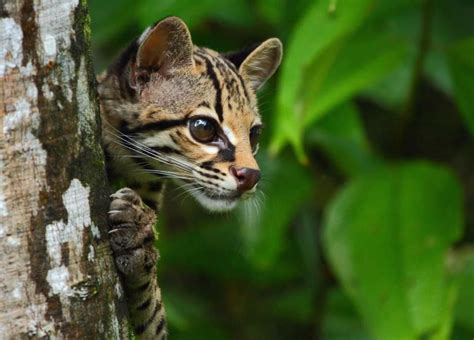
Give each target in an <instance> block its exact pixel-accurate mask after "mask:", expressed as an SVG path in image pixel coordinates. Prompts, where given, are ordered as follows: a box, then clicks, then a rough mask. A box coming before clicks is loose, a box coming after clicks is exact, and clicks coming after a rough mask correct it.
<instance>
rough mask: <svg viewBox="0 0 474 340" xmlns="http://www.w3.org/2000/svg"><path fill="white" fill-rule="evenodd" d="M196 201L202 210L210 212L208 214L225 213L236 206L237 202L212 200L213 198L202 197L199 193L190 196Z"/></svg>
mask: <svg viewBox="0 0 474 340" xmlns="http://www.w3.org/2000/svg"><path fill="white" fill-rule="evenodd" d="M192 195H193V196H194V198H195V199H196V201H198V202H199V204H201V206H202V207H204V209H206V210H208V211H210V212H215V213H221V212H226V211H230V210H232V209H234V208H235V207H236V206H237V203H238V202H239V200H238V199H237V198H236V199H214V198H209V197H208V196H206V195H204V194H203V193H201V192H197V193H193V194H192Z"/></svg>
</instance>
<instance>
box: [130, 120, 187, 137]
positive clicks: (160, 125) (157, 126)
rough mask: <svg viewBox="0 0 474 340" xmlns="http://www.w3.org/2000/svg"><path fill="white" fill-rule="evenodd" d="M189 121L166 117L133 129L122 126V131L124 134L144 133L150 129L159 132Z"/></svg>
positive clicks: (183, 124)
mask: <svg viewBox="0 0 474 340" xmlns="http://www.w3.org/2000/svg"><path fill="white" fill-rule="evenodd" d="M187 123H188V120H187V119H166V120H160V121H157V122H153V123H149V124H144V125H142V126H138V127H136V128H132V129H130V128H128V127H125V126H122V127H121V132H122V133H124V134H131V133H143V132H150V131H156V132H157V131H164V130H168V129H172V128H175V127H177V126H185V125H186V124H187Z"/></svg>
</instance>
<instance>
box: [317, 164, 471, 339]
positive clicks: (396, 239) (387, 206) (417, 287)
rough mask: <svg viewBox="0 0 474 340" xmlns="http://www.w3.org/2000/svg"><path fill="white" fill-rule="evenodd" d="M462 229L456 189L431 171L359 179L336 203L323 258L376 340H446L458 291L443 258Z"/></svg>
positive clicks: (422, 167) (404, 170)
mask: <svg viewBox="0 0 474 340" xmlns="http://www.w3.org/2000/svg"><path fill="white" fill-rule="evenodd" d="M462 223H463V212H462V193H461V188H460V186H459V183H458V182H457V180H456V178H454V177H453V176H452V175H451V174H450V173H449V172H448V171H447V170H445V169H443V168H440V167H437V166H434V165H430V164H427V163H418V162H415V163H407V164H403V165H399V166H392V167H388V168H383V169H379V170H378V171H375V172H373V173H370V174H368V175H366V176H363V177H360V178H357V179H355V180H353V181H352V182H351V183H350V184H349V185H348V186H347V187H346V188H345V189H344V190H343V191H342V192H341V193H340V194H339V195H338V196H337V197H336V199H335V200H334V201H333V202H332V204H331V206H330V208H329V210H328V214H327V219H326V223H325V230H324V240H325V247H326V252H327V255H328V257H329V260H330V262H331V263H332V265H333V267H334V269H335V271H336V273H337V276H338V277H339V280H340V281H341V283H342V285H343V287H344V289H345V290H346V292H347V293H348V294H349V296H350V297H351V299H352V300H353V302H354V304H355V305H356V307H357V309H358V311H359V313H360V314H361V315H362V317H363V319H364V320H365V322H366V324H367V326H368V327H369V329H370V331H371V332H372V334H373V335H374V336H375V337H376V338H378V339H415V338H418V337H421V336H428V338H431V339H435V338H436V339H441V338H446V336H447V334H448V333H449V328H448V329H447V327H449V324H450V322H449V320H448V319H449V317H450V313H448V312H446V311H447V310H449V308H451V305H452V300H453V289H454V288H453V286H452V283H451V282H450V280H448V277H447V275H446V273H445V268H444V263H445V255H446V251H447V250H448V248H449V247H450V246H451V245H452V244H453V242H454V241H455V240H457V239H458V238H459V237H460V234H461V231H462ZM443 335H444V336H443Z"/></svg>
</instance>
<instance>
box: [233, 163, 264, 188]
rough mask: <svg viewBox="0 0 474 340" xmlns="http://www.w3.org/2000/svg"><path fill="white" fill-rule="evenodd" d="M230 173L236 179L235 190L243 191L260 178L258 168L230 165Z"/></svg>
mask: <svg viewBox="0 0 474 340" xmlns="http://www.w3.org/2000/svg"><path fill="white" fill-rule="evenodd" d="M230 173H231V174H232V175H233V176H234V177H235V179H236V180H237V191H239V192H240V193H243V192H245V191H248V190H250V189H252V188H253V187H254V186H255V184H257V182H258V181H259V180H260V170H256V169H250V168H236V167H235V166H231V167H230Z"/></svg>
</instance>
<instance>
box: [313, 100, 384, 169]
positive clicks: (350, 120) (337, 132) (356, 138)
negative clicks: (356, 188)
mask: <svg viewBox="0 0 474 340" xmlns="http://www.w3.org/2000/svg"><path fill="white" fill-rule="evenodd" d="M307 140H308V143H309V144H316V145H317V146H318V147H321V148H322V149H323V151H324V152H325V153H326V154H327V155H328V157H329V158H330V159H331V160H333V162H334V163H335V164H336V166H337V167H338V168H339V169H340V170H341V171H342V172H343V173H344V174H345V175H346V176H356V175H358V174H362V173H365V172H367V171H369V170H370V169H372V168H373V167H374V166H375V165H377V164H378V163H379V162H380V161H379V160H378V159H377V158H376V157H375V155H374V154H373V152H372V151H371V150H370V147H369V144H368V141H367V138H366V136H365V131H364V128H363V125H362V122H361V120H360V117H359V112H358V111H357V109H356V107H355V106H354V105H351V104H350V103H345V104H343V105H342V106H340V107H338V108H336V109H335V110H333V111H331V112H330V113H329V114H327V115H325V116H324V117H322V118H321V119H320V120H318V121H317V122H316V124H314V126H312V127H311V128H310V129H309V131H308V134H307Z"/></svg>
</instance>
